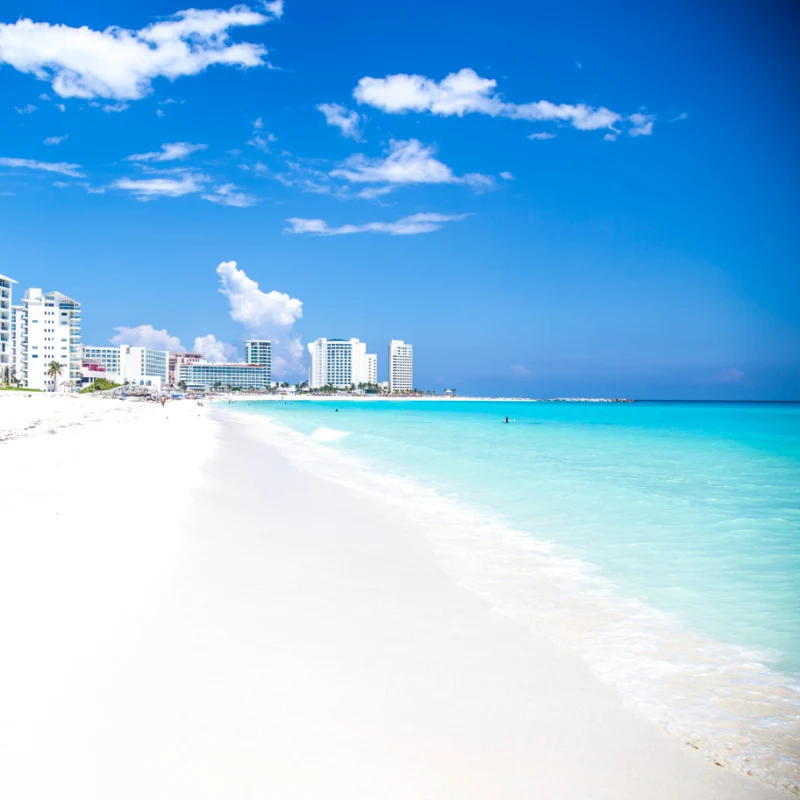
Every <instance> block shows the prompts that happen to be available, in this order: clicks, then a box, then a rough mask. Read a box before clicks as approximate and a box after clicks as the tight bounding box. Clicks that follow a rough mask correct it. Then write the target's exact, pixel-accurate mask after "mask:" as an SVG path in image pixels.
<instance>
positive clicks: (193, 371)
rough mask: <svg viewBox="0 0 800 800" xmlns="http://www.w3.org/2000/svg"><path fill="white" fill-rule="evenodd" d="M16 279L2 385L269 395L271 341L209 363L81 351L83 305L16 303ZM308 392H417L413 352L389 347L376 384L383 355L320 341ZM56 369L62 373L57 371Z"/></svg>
mask: <svg viewBox="0 0 800 800" xmlns="http://www.w3.org/2000/svg"><path fill="white" fill-rule="evenodd" d="M15 283H17V281H15V280H14V279H13V278H10V277H8V276H6V275H0V383H7V384H12V383H14V384H16V385H18V386H20V387H23V388H27V389H38V390H41V391H59V390H60V391H77V390H78V389H80V388H81V387H84V386H88V385H91V384H92V383H94V382H95V381H96V380H98V379H99V378H104V379H106V380H108V381H110V382H112V383H118V384H128V383H135V384H140V385H145V386H151V387H153V388H154V389H157V390H160V389H161V388H162V387H164V386H174V387H180V388H184V389H186V390H190V391H208V390H210V389H215V388H234V387H235V388H239V389H256V390H262V391H267V390H269V389H271V388H273V387H274V385H275V384H274V383H273V381H272V342H271V341H270V340H268V339H248V340H246V341H245V343H244V350H245V360H244V362H239V363H234V362H231V363H228V362H210V361H207V360H206V359H205V358H204V357H203V356H202V354H201V353H188V352H175V353H170V352H169V351H167V350H157V349H154V348H150V347H143V346H139V345H131V344H119V345H113V346H112V345H103V346H94V345H82V343H81V321H82V319H81V304H80V303H79V302H78V301H77V300H74V299H73V298H71V297H68V296H67V295H64V294H61V293H60V292H48V293H46V294H45V293H43V292H42V290H41V289H28V290H26V291H25V293H24V295H23V298H22V302H21V304H19V305H14V304H13V298H12V292H13V286H14V284H15ZM308 352H309V365H308V383H307V385H304V384H303V383H301V384H300V386H299V387H298V388H302V389H304V390H307V391H314V390H329V389H333V390H343V389H356V390H366V391H373V392H380V391H389V392H407V391H411V390H412V388H413V380H412V376H413V355H412V347H411V345H410V344H406V343H405V342H403V341H401V340H398V339H392V340H391V342H390V343H389V351H388V354H389V359H388V372H389V375H388V381H385V382H383V383H378V356H377V355H376V354H375V353H367V345H366V344H365V343H364V342H361V341H360V340H358V339H325V338H321V339H316V340H315V341H314V342H311V343H310V344H309V345H308ZM54 364H55V365H57V368H56V367H54V366H53V365H54Z"/></svg>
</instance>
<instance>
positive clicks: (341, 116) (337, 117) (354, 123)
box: [317, 103, 363, 141]
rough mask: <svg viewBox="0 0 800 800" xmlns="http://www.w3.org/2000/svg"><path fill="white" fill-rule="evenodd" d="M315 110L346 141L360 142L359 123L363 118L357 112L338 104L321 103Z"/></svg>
mask: <svg viewBox="0 0 800 800" xmlns="http://www.w3.org/2000/svg"><path fill="white" fill-rule="evenodd" d="M317 109H318V110H319V111H321V112H322V113H323V114H324V115H325V121H326V122H327V123H328V125H333V126H334V127H336V128H338V129H339V130H340V131H341V132H342V136H344V137H346V138H348V139H355V140H356V141H361V123H362V120H363V117H362V116H361V114H359V113H358V111H351V110H348V109H347V108H345V107H344V106H342V105H339V103H321V104H320V105H318V106H317Z"/></svg>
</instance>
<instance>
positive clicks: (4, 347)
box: [0, 275, 16, 383]
mask: <svg viewBox="0 0 800 800" xmlns="http://www.w3.org/2000/svg"><path fill="white" fill-rule="evenodd" d="M15 283H16V281H15V280H13V279H12V278H9V277H7V276H6V275H0V383H3V382H8V381H10V380H11V373H12V371H13V369H14V357H13V352H14V342H13V341H12V338H11V294H12V292H11V289H12V287H13V285H14V284H15Z"/></svg>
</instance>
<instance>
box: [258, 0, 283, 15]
mask: <svg viewBox="0 0 800 800" xmlns="http://www.w3.org/2000/svg"><path fill="white" fill-rule="evenodd" d="M261 6H262V7H263V9H264V11H266V12H267V14H271V15H272V16H273V17H275V18H276V19H280V18H281V17H282V16H283V0H262V2H261Z"/></svg>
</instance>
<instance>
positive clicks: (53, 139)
mask: <svg viewBox="0 0 800 800" xmlns="http://www.w3.org/2000/svg"><path fill="white" fill-rule="evenodd" d="M68 137H69V134H68V133H65V134H64V135H63V136H48V137H47V138H46V139H45V140H44V143H45V144H47V145H54V144H61V142H63V141H66V139H67V138H68Z"/></svg>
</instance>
